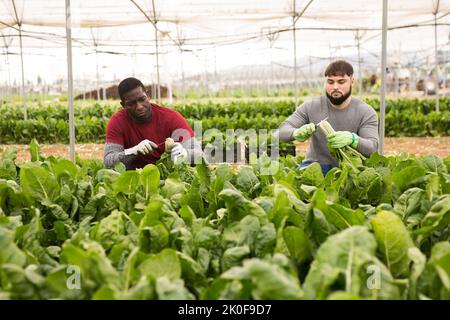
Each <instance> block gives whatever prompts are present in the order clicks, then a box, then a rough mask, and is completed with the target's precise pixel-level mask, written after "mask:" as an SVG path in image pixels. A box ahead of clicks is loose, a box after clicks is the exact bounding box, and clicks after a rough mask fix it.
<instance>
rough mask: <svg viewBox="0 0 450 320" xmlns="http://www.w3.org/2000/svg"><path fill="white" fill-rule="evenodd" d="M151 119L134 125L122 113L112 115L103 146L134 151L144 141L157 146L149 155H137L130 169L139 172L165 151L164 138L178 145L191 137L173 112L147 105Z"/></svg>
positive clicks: (124, 112)
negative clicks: (150, 110) (116, 146)
mask: <svg viewBox="0 0 450 320" xmlns="http://www.w3.org/2000/svg"><path fill="white" fill-rule="evenodd" d="M151 108H152V118H151V120H150V122H147V123H136V122H135V121H133V119H132V118H131V117H130V116H129V115H128V113H127V111H126V110H125V109H121V110H119V111H117V112H116V113H114V114H113V116H112V117H111V119H109V121H108V124H107V126H106V142H112V143H117V144H121V145H123V147H124V149H128V148H131V147H134V146H135V145H137V144H138V143H139V142H141V141H142V140H145V139H148V140H150V141H153V142H154V143H156V144H157V145H158V149H157V150H154V151H153V152H151V153H150V154H146V155H142V154H140V153H139V154H138V155H137V157H136V159H135V160H134V161H133V163H132V164H131V166H132V167H133V168H143V167H145V165H147V164H149V163H153V164H154V163H155V162H156V161H158V160H159V158H160V157H161V155H162V154H163V153H164V151H165V141H166V138H169V137H170V138H172V139H174V140H175V142H182V141H185V140H187V139H189V138H191V137H193V136H194V132H193V131H192V129H191V127H190V126H189V124H188V123H187V122H186V120H185V119H184V118H183V116H182V115H181V114H180V113H178V112H177V111H175V110H172V109H170V108H166V107H162V106H159V105H157V104H154V103H151Z"/></svg>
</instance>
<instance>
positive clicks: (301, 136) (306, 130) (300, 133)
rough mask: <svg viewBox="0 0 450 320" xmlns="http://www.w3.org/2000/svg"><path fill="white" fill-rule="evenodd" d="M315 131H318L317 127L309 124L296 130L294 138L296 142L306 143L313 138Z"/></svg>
mask: <svg viewBox="0 0 450 320" xmlns="http://www.w3.org/2000/svg"><path fill="white" fill-rule="evenodd" d="M314 131H316V125H315V124H314V123H308V124H305V125H304V126H301V127H300V128H298V129H296V130H295V131H294V133H293V134H292V136H293V137H294V139H295V140H298V141H301V142H304V141H306V140H308V139H309V138H310V137H311V136H312V134H313V133H314Z"/></svg>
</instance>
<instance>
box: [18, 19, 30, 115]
mask: <svg viewBox="0 0 450 320" xmlns="http://www.w3.org/2000/svg"><path fill="white" fill-rule="evenodd" d="M19 42H20V65H21V67H22V105H23V118H24V119H25V120H27V119H28V113H27V97H26V96H25V71H24V67H23V47H22V24H19Z"/></svg>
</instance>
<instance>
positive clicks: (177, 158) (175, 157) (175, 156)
mask: <svg viewBox="0 0 450 320" xmlns="http://www.w3.org/2000/svg"><path fill="white" fill-rule="evenodd" d="M187 157H188V152H187V150H186V149H185V148H184V147H183V146H182V145H181V143H179V142H175V143H174V144H173V147H172V148H171V149H170V158H171V159H172V162H173V163H181V162H186V160H187Z"/></svg>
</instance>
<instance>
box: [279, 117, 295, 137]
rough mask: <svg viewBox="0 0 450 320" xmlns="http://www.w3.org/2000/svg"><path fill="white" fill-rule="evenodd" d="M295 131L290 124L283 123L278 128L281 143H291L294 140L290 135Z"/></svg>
mask: <svg viewBox="0 0 450 320" xmlns="http://www.w3.org/2000/svg"><path fill="white" fill-rule="evenodd" d="M295 129H297V128H296V127H294V126H293V125H292V124H291V123H290V122H288V121H284V122H283V123H282V124H281V125H280V127H279V128H278V137H279V138H280V140H281V141H285V142H288V141H292V140H293V139H294V138H293V136H292V135H293V133H294V131H295Z"/></svg>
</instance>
